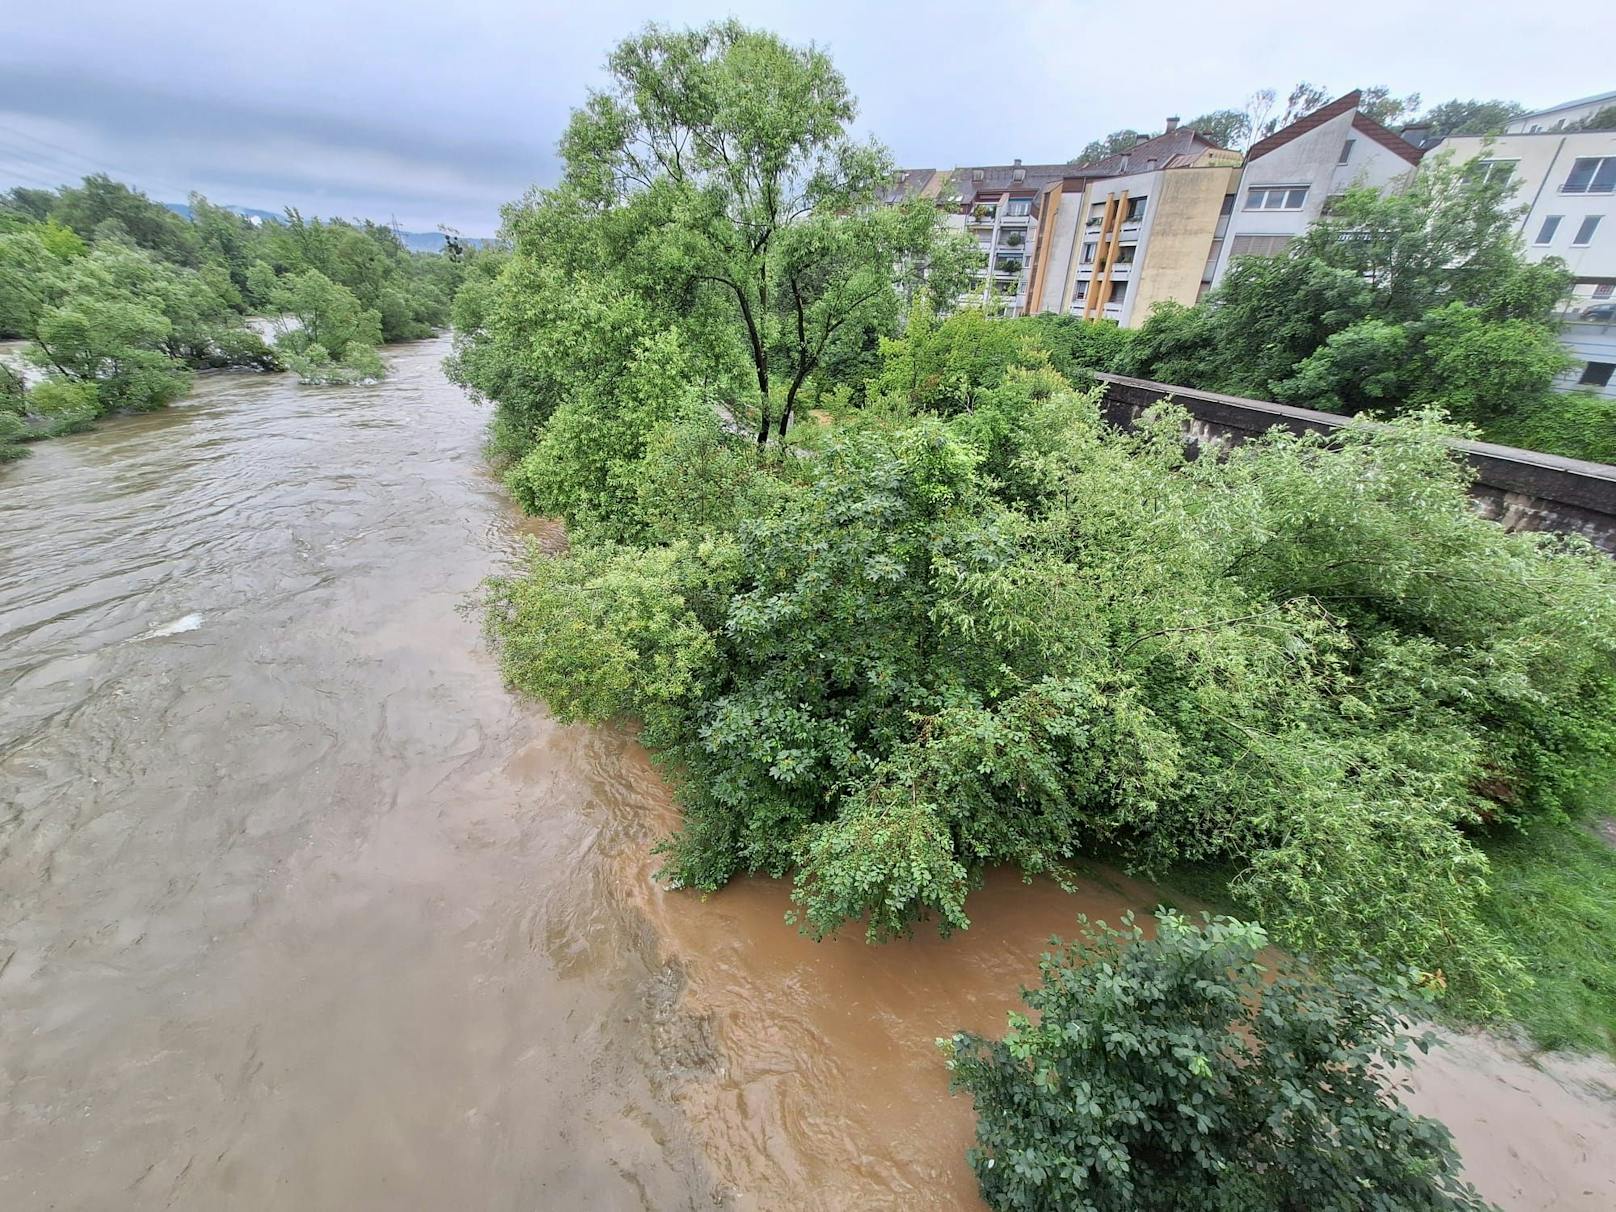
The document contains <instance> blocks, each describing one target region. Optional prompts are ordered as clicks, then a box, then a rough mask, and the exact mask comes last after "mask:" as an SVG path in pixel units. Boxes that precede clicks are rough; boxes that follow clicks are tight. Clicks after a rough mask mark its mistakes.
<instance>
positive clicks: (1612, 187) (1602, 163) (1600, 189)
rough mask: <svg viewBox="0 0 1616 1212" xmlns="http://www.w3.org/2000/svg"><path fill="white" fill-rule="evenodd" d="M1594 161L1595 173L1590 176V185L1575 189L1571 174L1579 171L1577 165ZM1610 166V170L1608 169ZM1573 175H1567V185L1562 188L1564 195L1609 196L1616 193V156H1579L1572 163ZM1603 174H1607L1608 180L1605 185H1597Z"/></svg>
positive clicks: (1592, 172)
mask: <svg viewBox="0 0 1616 1212" xmlns="http://www.w3.org/2000/svg"><path fill="white" fill-rule="evenodd" d="M1589 160H1591V161H1593V165H1594V167H1593V171H1591V172H1590V173H1589V174H1588V183H1587V184H1586V185H1583V186H1581V187H1576V188H1574V187H1573V186H1572V184H1571V173H1574V172H1576V171H1577V165H1579V164H1582V163H1584V162H1585V161H1589ZM1606 165H1609V168H1608V169H1607V168H1606ZM1571 173H1567V174H1566V179H1565V184H1564V185H1562V186H1560V192H1561V193H1562V194H1609V193H1616V156H1578V157H1577V158H1576V159H1574V160H1573V161H1572V162H1571ZM1601 173H1604V174H1606V177H1607V180H1606V181H1605V182H1604V184H1603V185H1596V182H1597V180H1598V178H1599V176H1600V174H1601Z"/></svg>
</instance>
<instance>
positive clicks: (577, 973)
mask: <svg viewBox="0 0 1616 1212" xmlns="http://www.w3.org/2000/svg"><path fill="white" fill-rule="evenodd" d="M446 351H447V350H446V342H443V341H432V342H422V343H419V344H416V345H411V346H405V347H399V348H395V349H391V350H388V351H387V359H388V361H389V363H390V364H391V367H392V374H391V377H390V378H389V379H388V380H387V381H386V382H385V383H384V384H382V385H380V386H377V387H369V388H365V387H360V388H329V389H323V388H305V387H299V386H298V385H297V384H296V383H295V382H293V381H292V379H291V378H290V376H255V375H246V374H232V375H212V376H204V377H202V378H201V379H199V381H198V384H197V387H196V389H195V391H194V392H193V393H192V395H191V396H190V397H188V398H187V399H186V400H185V401H183V402H181V404H179V405H178V406H176V407H174V408H171V409H169V410H167V411H165V412H161V413H155V414H151V415H148V416H142V417H136V418H127V419H121V420H115V421H111V422H108V423H106V424H105V425H103V426H102V427H101V428H100V429H98V430H97V431H95V432H92V433H88V434H81V435H75V436H73V437H69V438H63V439H58V440H56V441H52V442H48V443H43V444H41V445H39V446H38V447H36V448H35V450H34V453H33V455H32V456H31V457H30V458H28V459H26V460H23V461H21V462H19V463H16V464H13V465H9V466H6V467H4V468H0V1087H3V1089H0V1208H5V1209H8V1210H10V1209H21V1210H32V1209H45V1208H58V1209H80V1208H87V1209H101V1208H117V1209H124V1208H133V1209H143V1208H180V1209H209V1210H212V1209H224V1208H243V1209H267V1208H275V1209H280V1208H287V1209H298V1210H300V1212H301V1210H305V1209H369V1208H388V1209H416V1208H420V1209H440V1208H454V1207H460V1208H466V1209H479V1210H481V1209H529V1208H531V1209H549V1208H558V1209H559V1208H584V1207H588V1208H604V1209H614V1208H651V1209H671V1208H696V1209H699V1208H709V1207H735V1208H782V1207H803V1208H914V1207H925V1208H938V1207H942V1208H948V1207H955V1208H972V1207H979V1206H980V1205H979V1204H978V1203H977V1201H976V1198H975V1194H974V1183H973V1181H972V1179H971V1175H970V1173H969V1171H968V1169H967V1168H966V1167H965V1165H964V1161H963V1150H964V1147H965V1145H966V1143H968V1141H969V1137H970V1132H971V1123H972V1120H971V1112H970V1107H969V1103H968V1101H966V1100H964V1099H962V1098H954V1099H950V1098H949V1097H948V1096H947V1094H946V1082H945V1080H944V1073H943V1070H942V1068H941V1065H940V1064H939V1063H938V1060H937V1057H936V1055H935V1052H934V1049H933V1045H932V1040H933V1038H934V1037H936V1036H938V1035H943V1034H947V1033H949V1032H951V1031H953V1030H955V1029H956V1028H959V1027H977V1028H983V1029H992V1030H997V1029H999V1028H1000V1027H1001V1026H1002V1022H1003V1015H1004V1012H1005V1010H1006V1009H1007V1008H1008V1007H1009V1006H1010V1005H1011V1004H1012V1002H1013V1001H1014V992H1015V988H1016V986H1017V984H1018V982H1020V981H1022V980H1025V979H1027V978H1028V976H1029V975H1030V974H1031V972H1032V971H1033V969H1034V966H1035V963H1036V957H1037V953H1038V950H1039V948H1040V946H1041V944H1042V942H1043V940H1044V939H1045V938H1046V937H1047V936H1048V935H1049V934H1050V933H1051V932H1052V931H1056V930H1060V931H1065V932H1070V930H1071V927H1072V923H1073V919H1074V917H1075V914H1076V913H1077V912H1078V911H1080V910H1081V911H1085V912H1088V913H1089V914H1091V915H1092V916H1104V917H1109V918H1112V919H1113V920H1114V919H1115V917H1116V916H1117V915H1118V914H1119V913H1120V912H1121V911H1122V910H1123V909H1124V908H1126V907H1129V906H1132V907H1137V908H1141V909H1146V908H1148V907H1149V906H1150V905H1152V904H1153V903H1154V901H1155V899H1156V896H1157V893H1156V892H1155V891H1154V890H1153V889H1151V888H1149V887H1147V886H1145V885H1142V884H1138V883H1135V882H1133V881H1129V880H1126V879H1123V878H1121V877H1117V876H1111V875H1108V874H1106V873H1096V874H1095V875H1094V877H1093V878H1092V879H1089V880H1087V881H1085V883H1084V886H1083V888H1082V890H1081V892H1080V893H1079V895H1078V896H1077V897H1075V898H1074V897H1069V896H1067V895H1065V894H1063V893H1060V892H1059V891H1057V890H1056V889H1054V888H1052V887H1050V886H1048V885H1044V884H1035V885H1033V886H1032V887H1031V888H1027V887H1024V886H1023V885H1021V884H1020V883H1019V882H1018V881H1016V880H1014V879H1013V878H1011V877H1009V876H1008V875H1006V874H1004V873H997V874H995V876H994V877H993V878H991V879H990V881H989V884H988V887H987V888H986V889H985V890H984V892H983V893H982V894H981V895H980V896H978V897H977V898H975V899H974V900H973V902H972V904H971V906H970V908H971V911H972V916H973V918H974V920H975V926H974V927H973V929H972V930H971V931H969V932H967V933H966V934H964V935H960V936H957V937H955V938H953V939H950V940H941V939H938V938H936V937H933V936H926V935H922V936H919V937H917V938H915V939H913V940H910V941H907V942H903V943H898V944H893V945H889V946H887V947H884V948H870V947H867V946H865V945H864V944H863V943H862V942H860V941H859V940H858V939H856V938H852V937H849V938H842V939H838V940H835V941H833V942H830V943H827V944H814V943H812V942H809V941H807V940H805V939H803V938H802V937H800V936H798V935H797V934H796V933H795V931H794V930H793V929H792V927H790V926H789V925H787V924H786V923H785V921H784V912H785V910H786V908H787V907H788V906H787V901H786V897H785V891H784V889H783V887H782V886H781V885H779V884H778V883H776V882H773V881H768V880H743V881H739V882H737V884H736V885H734V886H733V887H731V888H729V889H726V890H725V891H724V892H722V893H720V894H718V895H716V896H713V897H709V898H701V897H698V896H695V895H693V894H690V893H667V892H664V891H662V890H661V889H659V888H658V887H657V886H656V885H655V884H654V883H653V881H652V880H651V878H650V875H651V872H652V871H653V870H654V868H655V865H656V863H655V860H654V858H652V857H651V856H650V855H649V853H648V850H649V846H650V844H651V842H652V841H653V840H654V839H655V838H656V837H658V836H660V835H661V833H663V832H664V831H665V830H666V829H667V828H668V827H669V825H670V823H671V821H672V819H673V810H672V808H671V806H670V800H669V796H668V792H667V789H666V787H665V786H664V785H663V783H662V782H661V780H660V779H659V778H658V777H657V775H656V774H655V772H654V771H653V769H652V768H651V766H650V764H649V762H648V761H647V759H646V756H645V754H644V753H643V752H642V751H641V750H640V749H639V747H638V746H637V745H635V744H634V742H633V741H632V739H631V738H630V737H629V735H628V734H626V733H625V732H623V731H622V730H615V729H594V730H592V729H584V728H576V727H562V726H560V725H558V724H556V723H555V722H554V721H552V720H550V719H549V718H548V717H547V716H546V714H545V713H544V711H543V710H542V709H541V708H539V707H537V706H534V705H531V704H527V703H524V702H522V701H520V700H518V699H517V698H515V697H514V696H512V695H510V694H508V693H506V691H505V690H504V689H503V688H502V687H501V685H500V682H499V678H498V674H497V671H496V669H495V667H494V663H493V661H492V659H491V658H490V656H489V654H488V653H487V651H486V650H485V648H484V647H483V645H482V643H481V640H480V637H479V634H478V627H477V622H476V619H475V617H474V615H472V614H470V613H468V611H467V610H466V609H465V605H466V602H467V600H468V597H469V595H470V594H471V593H472V592H473V590H474V589H475V586H476V585H477V583H478V582H479V581H480V579H481V578H482V577H483V576H485V575H486V574H487V573H488V572H490V571H492V570H494V569H496V568H499V567H501V566H502V565H503V564H505V563H506V562H507V561H508V560H509V559H510V558H511V557H512V555H513V554H514V553H515V552H516V551H517V550H519V548H520V546H521V544H522V543H523V541H524V540H525V537H526V536H527V535H529V534H537V535H539V536H540V537H541V538H542V537H545V536H546V533H547V532H546V531H545V530H544V528H543V527H541V526H536V525H534V524H532V523H530V522H526V521H524V520H523V519H521V518H520V517H519V516H518V515H517V514H516V513H515V512H514V511H513V510H512V509H511V507H510V505H509V504H508V502H507V499H506V498H505V496H504V494H503V492H502V490H501V488H500V486H499V485H498V483H497V482H496V481H495V480H493V479H492V478H491V477H490V476H489V475H488V473H487V471H486V469H485V467H484V464H483V461H482V457H481V453H480V442H481V437H482V430H483V425H484V423H485V421H486V413H485V412H483V411H482V410H481V409H479V408H478V407H476V406H475V405H473V404H471V403H470V402H468V401H467V400H466V399H465V398H464V397H463V396H462V395H461V394H460V393H459V392H458V391H457V390H456V389H454V388H453V387H451V386H450V385H449V384H448V383H447V382H445V381H444V379H443V377H442V374H441V372H440V370H439V361H440V359H441V358H442V356H443V355H444V353H445V352H446ZM1419 1085H1420V1089H1419V1090H1417V1091H1416V1093H1415V1095H1414V1096H1413V1097H1414V1098H1415V1099H1416V1102H1417V1104H1418V1105H1420V1106H1422V1108H1423V1109H1427V1110H1435V1111H1439V1112H1441V1113H1442V1114H1443V1116H1444V1118H1446V1119H1447V1120H1448V1122H1449V1123H1450V1125H1451V1126H1452V1127H1453V1128H1454V1130H1455V1132H1456V1134H1457V1136H1458V1138H1459V1141H1460V1145H1461V1148H1462V1150H1463V1152H1464V1154H1465V1156H1466V1158H1467V1161H1468V1163H1469V1165H1470V1168H1471V1172H1472V1176H1473V1177H1474V1178H1475V1179H1476V1180H1477V1181H1478V1182H1479V1183H1481V1185H1482V1186H1483V1187H1484V1190H1485V1191H1486V1192H1487V1193H1488V1194H1489V1195H1491V1196H1492V1197H1493V1198H1495V1199H1497V1200H1499V1201H1501V1202H1503V1203H1505V1204H1506V1206H1509V1207H1514V1208H1547V1207H1557V1208H1584V1207H1585V1208H1608V1207H1611V1206H1616V1170H1613V1164H1612V1162H1611V1160H1610V1159H1611V1158H1613V1157H1616V1120H1613V1116H1612V1113H1611V1104H1610V1103H1609V1102H1608V1101H1605V1099H1604V1098H1603V1097H1602V1092H1603V1093H1608V1090H1607V1087H1616V1074H1613V1071H1612V1069H1611V1067H1610V1066H1609V1065H1607V1064H1605V1063H1604V1062H1595V1061H1571V1060H1554V1061H1552V1062H1550V1063H1547V1064H1543V1065H1534V1064H1529V1063H1527V1061H1526V1060H1525V1059H1524V1058H1523V1057H1522V1056H1520V1055H1519V1054H1518V1053H1516V1052H1514V1051H1513V1050H1512V1049H1510V1048H1508V1047H1507V1046H1504V1045H1499V1044H1495V1043H1492V1042H1490V1041H1487V1040H1484V1039H1480V1038H1466V1039H1462V1040H1459V1041H1456V1043H1455V1046H1454V1047H1452V1048H1450V1049H1446V1050H1444V1052H1443V1053H1442V1054H1440V1056H1439V1057H1438V1059H1437V1060H1436V1061H1434V1062H1431V1063H1428V1064H1426V1065H1425V1066H1424V1067H1423V1068H1422V1071H1421V1074H1420V1077H1419Z"/></svg>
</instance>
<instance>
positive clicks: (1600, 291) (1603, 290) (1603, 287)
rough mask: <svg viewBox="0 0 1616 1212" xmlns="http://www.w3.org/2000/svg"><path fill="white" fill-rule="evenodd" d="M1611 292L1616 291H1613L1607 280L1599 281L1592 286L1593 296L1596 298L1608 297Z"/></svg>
mask: <svg viewBox="0 0 1616 1212" xmlns="http://www.w3.org/2000/svg"><path fill="white" fill-rule="evenodd" d="M1612 293H1616V292H1613V288H1612V286H1611V284H1610V283H1609V282H1601V283H1600V284H1599V285H1598V286H1596V287H1594V298H1596V299H1608V298H1610V296H1611V294H1612Z"/></svg>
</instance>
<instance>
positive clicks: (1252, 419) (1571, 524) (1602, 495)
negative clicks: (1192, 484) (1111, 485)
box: [1094, 373, 1616, 555]
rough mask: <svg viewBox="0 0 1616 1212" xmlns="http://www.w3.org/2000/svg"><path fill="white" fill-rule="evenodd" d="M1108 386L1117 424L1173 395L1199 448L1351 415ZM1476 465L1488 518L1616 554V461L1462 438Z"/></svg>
mask: <svg viewBox="0 0 1616 1212" xmlns="http://www.w3.org/2000/svg"><path fill="white" fill-rule="evenodd" d="M1094 377H1095V378H1096V379H1098V380H1100V382H1101V385H1102V387H1103V388H1104V396H1103V402H1102V405H1101V408H1102V410H1103V412H1104V413H1105V416H1106V419H1107V420H1109V421H1110V422H1111V423H1112V424H1114V425H1119V426H1123V427H1131V426H1132V425H1133V423H1134V422H1135V421H1137V420H1138V419H1139V417H1140V415H1141V414H1142V413H1143V412H1144V411H1145V410H1146V409H1147V408H1149V407H1150V406H1151V405H1153V404H1156V403H1158V402H1160V401H1161V400H1164V399H1166V398H1168V397H1169V396H1170V397H1172V400H1173V402H1174V403H1175V404H1178V405H1179V406H1180V407H1182V408H1184V409H1185V410H1186V411H1188V413H1189V415H1190V426H1189V438H1190V440H1191V441H1192V442H1193V443H1194V444H1195V445H1196V446H1198V447H1199V446H1204V445H1209V444H1222V445H1228V444H1238V443H1240V442H1243V441H1245V440H1246V439H1247V438H1251V437H1255V436H1256V435H1257V434H1260V433H1264V432H1266V431H1267V430H1270V429H1273V428H1274V427H1275V426H1280V427H1283V428H1285V429H1288V430H1290V431H1291V432H1292V433H1309V432H1316V433H1333V432H1334V431H1335V430H1337V429H1340V428H1342V427H1343V426H1346V425H1350V424H1352V419H1351V418H1350V417H1343V416H1340V415H1338V414H1336V413H1331V412H1315V411H1314V410H1312V409H1310V408H1292V407H1290V406H1289V405H1286V404H1274V403H1270V402H1269V401H1267V400H1247V399H1244V398H1242V397H1240V396H1225V395H1219V394H1218V393H1216V392H1209V391H1195V390H1192V389H1191V388H1187V387H1174V386H1172V385H1171V384H1167V383H1152V382H1151V381H1150V380H1148V379H1130V378H1127V377H1125V376H1123V375H1108V374H1098V373H1096V374H1095V376H1094ZM1454 447H1455V448H1456V449H1458V450H1461V451H1463V452H1464V455H1465V457H1466V458H1467V459H1468V460H1469V461H1470V465H1471V467H1472V468H1474V469H1475V472H1476V480H1475V483H1474V485H1472V487H1471V490H1470V491H1471V495H1472V496H1473V497H1474V498H1475V501H1476V509H1477V510H1478V511H1479V512H1480V513H1481V515H1482V516H1483V517H1486V518H1492V519H1494V520H1495V521H1498V522H1500V523H1501V524H1502V525H1503V526H1504V527H1506V528H1507V529H1509V530H1554V531H1561V532H1564V533H1569V534H1580V535H1582V536H1583V537H1585V538H1586V539H1588V540H1589V542H1591V543H1593V544H1594V545H1595V546H1596V547H1599V548H1601V549H1603V550H1604V551H1607V552H1609V553H1611V554H1612V555H1616V467H1612V466H1608V465H1606V464H1604V463H1585V462H1583V461H1581V460H1580V459H1562V458H1560V457H1558V456H1557V455H1548V454H1539V453H1538V452H1537V451H1534V450H1517V449H1515V448H1514V447H1513V446H1494V445H1492V444H1490V443H1487V442H1455V443H1454Z"/></svg>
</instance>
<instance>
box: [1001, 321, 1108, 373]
mask: <svg viewBox="0 0 1616 1212" xmlns="http://www.w3.org/2000/svg"><path fill="white" fill-rule="evenodd" d="M1010 323H1011V324H1012V325H1014V326H1015V327H1016V328H1018V329H1020V330H1021V331H1022V332H1023V333H1025V334H1027V335H1028V336H1030V338H1031V340H1032V341H1033V343H1034V344H1035V345H1036V346H1037V347H1038V348H1039V349H1042V350H1043V351H1044V352H1045V353H1047V354H1048V355H1049V362H1050V365H1051V366H1053V367H1054V368H1055V369H1056V370H1058V371H1060V373H1061V374H1062V375H1063V376H1065V377H1066V379H1068V380H1069V381H1070V382H1072V383H1075V384H1079V385H1082V384H1085V383H1087V382H1088V381H1089V379H1088V375H1087V373H1086V372H1088V371H1093V370H1098V371H1102V372H1105V373H1107V374H1131V373H1132V372H1133V362H1134V353H1133V345H1134V339H1135V331H1134V330H1132V329H1127V328H1123V327H1121V326H1120V325H1117V324H1112V323H1110V322H1108V321H1105V320H1080V319H1078V318H1077V317H1076V316H1061V315H1056V314H1055V313H1053V312H1044V313H1042V314H1041V315H1036V316H1023V317H1020V318H1018V319H1015V320H1012V321H1010Z"/></svg>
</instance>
